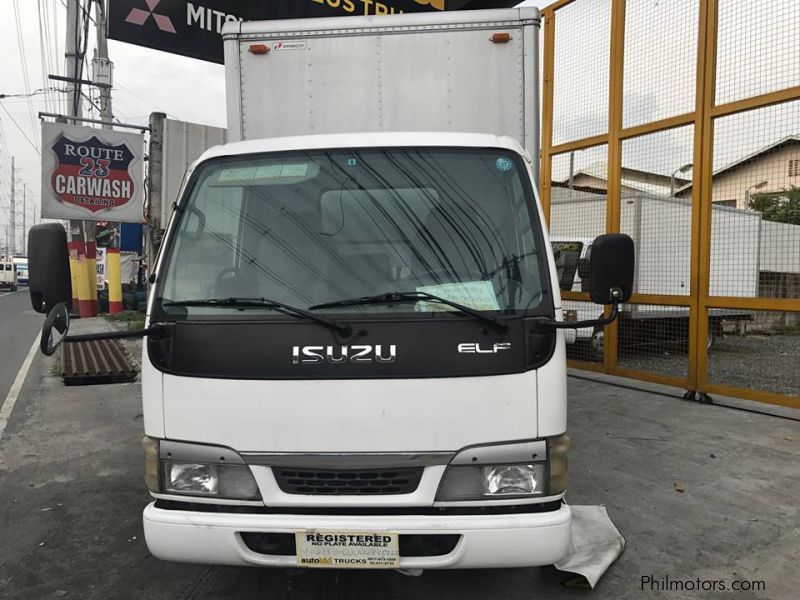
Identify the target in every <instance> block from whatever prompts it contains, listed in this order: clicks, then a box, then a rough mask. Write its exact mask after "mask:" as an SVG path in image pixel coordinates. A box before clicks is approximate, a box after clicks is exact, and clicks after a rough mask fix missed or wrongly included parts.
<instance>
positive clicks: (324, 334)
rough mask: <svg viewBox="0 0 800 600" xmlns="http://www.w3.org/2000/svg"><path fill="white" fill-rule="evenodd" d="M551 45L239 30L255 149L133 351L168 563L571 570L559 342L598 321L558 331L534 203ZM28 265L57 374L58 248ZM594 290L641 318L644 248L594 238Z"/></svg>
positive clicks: (199, 199) (376, 29)
mask: <svg viewBox="0 0 800 600" xmlns="http://www.w3.org/2000/svg"><path fill="white" fill-rule="evenodd" d="M538 24H539V20H538V13H537V12H536V11H534V10H526V9H515V10H500V11H485V12H469V13H461V14H441V15H432V14H424V15H404V16H398V17H386V18H383V19H370V18H355V17H353V18H344V19H325V20H314V21H313V23H306V22H300V21H286V22H278V23H273V22H269V23H235V24H231V25H230V26H229V28H227V29H226V30H225V39H226V58H227V67H226V69H227V79H228V91H229V115H230V118H229V136H230V137H231V138H233V139H239V138H241V139H243V140H244V141H237V142H234V143H229V144H227V145H223V146H218V147H215V148H212V149H211V150H209V151H208V152H206V153H205V154H204V155H203V156H202V157H201V158H200V159H199V160H198V161H197V162H196V163H195V164H194V165H193V166H192V167H191V168H190V169H189V172H188V173H187V176H186V179H185V185H184V187H183V190H182V192H181V194H180V196H179V198H178V199H177V204H176V209H175V211H174V214H173V217H172V220H171V223H170V225H169V227H168V228H167V231H166V234H165V238H164V241H163V244H162V247H161V251H160V255H159V259H158V262H157V264H156V266H155V272H154V274H153V278H152V281H153V287H152V292H151V295H150V303H149V309H148V315H147V319H148V320H147V328H146V329H145V330H144V331H141V332H139V333H138V334H137V335H141V336H146V343H145V344H144V349H143V357H142V398H143V406H144V411H143V412H144V429H145V434H146V437H145V442H144V446H145V464H146V479H147V485H148V487H149V489H150V492H151V494H152V496H153V502H152V503H151V504H149V505H148V506H147V507H146V508H145V510H144V531H145V536H146V540H147V544H148V547H149V548H150V550H151V552H152V553H153V554H155V555H156V556H158V557H160V558H163V559H166V560H175V561H182V562H200V563H218V564H230V565H261V566H275V567H285V566H296V565H302V566H309V567H333V568H348V567H350V568H353V567H355V568H388V569H396V568H401V569H434V568H469V567H473V568H474V567H517V566H528V565H544V564H551V563H553V562H555V561H558V560H559V559H561V558H562V557H563V556H564V555H565V554H566V552H567V549H568V543H569V540H570V525H571V513H570V509H569V507H568V505H567V504H566V503H565V501H564V494H565V491H566V486H567V455H568V450H569V440H568V438H567V436H566V430H567V418H566V415H567V412H566V406H567V405H566V361H565V349H564V339H563V334H562V332H561V331H560V329H559V328H562V327H572V328H574V327H580V326H592V325H595V324H598V323H600V322H597V321H592V322H590V323H569V324H566V323H564V322H562V321H561V304H560V297H559V285H558V281H557V278H556V271H555V266H554V262H553V254H552V250H551V247H550V244H549V241H548V236H547V232H546V229H545V226H544V220H543V216H542V212H541V209H540V206H539V204H538V202H537V191H536V181H535V176H534V175H535V173H534V162H533V157H535V156H537V155H538V152H537V145H536V138H537V135H538V134H537V126H536V112H535V111H536V108H535V107H536V98H537V91H536V72H535V65H536V61H537V57H536V47H537V44H536V33H537V29H538ZM401 130H407V131H406V132H403V131H401ZM299 133H304V134H306V135H296V134H299ZM521 143H522V144H525V146H524V147H523V145H521ZM526 147H527V150H526ZM30 239H31V242H30V260H31V276H32V278H31V296H32V300H33V304H34V307H35V308H36V309H37V310H40V311H45V310H46V311H48V312H49V313H50V314H49V316H48V319H47V321H46V322H45V327H44V331H43V338H42V339H43V342H42V346H43V350H44V351H46V352H49V353H52V352H53V351H54V350H55V347H56V346H57V345H58V342H60V341H61V340H62V339H64V336H65V334H66V332H67V330H68V325H69V323H68V316H67V307H66V304H67V303H68V302H69V299H70V297H71V295H70V288H69V284H70V279H69V273H68V267H67V251H66V239H65V234H64V231H63V229H62V228H61V227H60V226H59V225H42V226H39V227H37V228H35V229H34V230H33V231H32V232H31V236H30ZM590 271H591V273H590V274H591V278H592V283H591V289H592V297H593V299H594V300H595V301H597V302H599V303H602V304H612V305H613V306H614V307H615V306H616V304H618V303H619V302H623V301H625V300H626V299H627V298H628V296H629V294H630V289H631V278H632V272H633V248H632V242H631V240H630V238H628V237H626V236H621V235H609V236H601V237H600V238H598V239H597V240H596V241H595V242H594V245H593V252H592V259H591V267H590ZM614 315H615V309H613V308H612V312H611V316H610V317H609V319H608V320H606V321H603V322H610V320H611V319H613V318H614ZM121 335H130V334H105V335H104V336H102V335H101V336H100V337H120V336H121ZM70 339H73V340H80V339H85V336H84V337H83V338H82V337H81V336H75V337H73V338H67V340H70Z"/></svg>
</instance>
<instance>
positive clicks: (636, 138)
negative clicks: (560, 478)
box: [541, 0, 800, 408]
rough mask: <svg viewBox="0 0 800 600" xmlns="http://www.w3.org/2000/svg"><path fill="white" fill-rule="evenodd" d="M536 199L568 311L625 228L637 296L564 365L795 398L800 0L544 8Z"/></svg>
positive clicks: (769, 398) (585, 3)
mask: <svg viewBox="0 0 800 600" xmlns="http://www.w3.org/2000/svg"><path fill="white" fill-rule="evenodd" d="M542 14H543V17H544V35H543V45H544V48H543V53H542V56H543V63H542V72H543V98H542V107H543V111H542V112H543V122H542V156H541V164H542V169H541V173H542V175H541V178H542V202H543V204H544V207H545V213H546V215H547V217H548V219H549V223H550V228H551V236H552V238H553V243H554V249H555V250H557V261H558V265H559V274H560V276H561V284H562V297H563V298H564V300H565V302H564V304H565V311H566V313H567V318H578V319H580V318H583V317H586V316H588V315H591V314H592V313H593V312H594V313H596V312H597V309H596V308H594V307H593V306H592V305H591V304H590V303H589V301H588V294H587V293H586V291H584V290H585V289H586V288H585V286H586V282H583V281H581V278H580V268H579V264H580V263H579V261H578V259H579V258H580V257H581V256H583V257H584V258H585V257H586V253H587V251H588V249H589V247H590V243H589V240H591V239H592V238H594V237H595V236H596V235H598V234H599V233H602V232H604V231H607V232H617V231H622V232H623V233H628V234H630V235H632V237H634V240H635V242H636V247H637V262H638V267H637V275H636V283H635V295H634V297H633V299H632V302H631V304H630V305H628V306H627V307H626V309H625V311H624V313H623V317H622V318H621V319H620V320H619V321H618V322H617V323H615V324H614V325H612V326H610V327H607V328H606V329H605V331H603V332H600V331H593V330H582V331H579V332H578V336H577V338H576V339H575V341H574V342H571V343H570V344H569V346H568V347H569V350H568V352H569V356H570V359H571V365H572V366H575V367H580V368H585V369H590V370H595V371H602V372H606V373H611V374H614V375H622V376H627V377H634V378H638V379H643V380H647V381H653V382H656V383H665V384H668V385H675V386H680V387H683V388H685V389H686V390H690V391H692V392H696V393H698V394H715V393H716V394H722V395H728V396H735V397H740V398H746V399H750V400H756V401H760V402H767V403H771V404H776V405H782V406H789V407H794V408H800V36H798V35H797V31H796V25H797V23H800V2H798V1H797V0H770V1H769V2H763V1H759V0H660V1H656V0H561V1H559V2H555V3H554V4H552V5H550V6H548V7H547V8H545V9H544V10H543V11H542Z"/></svg>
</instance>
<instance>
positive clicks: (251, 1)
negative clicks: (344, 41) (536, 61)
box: [108, 0, 521, 63]
mask: <svg viewBox="0 0 800 600" xmlns="http://www.w3.org/2000/svg"><path fill="white" fill-rule="evenodd" d="M520 1H521V0H195V1H193V2H187V1H186V0H109V27H108V37H109V38H111V39H114V40H119V41H121V42H128V43H130V44H136V45H137V46H146V47H148V48H155V49H156V50H164V51H166V52H172V53H173V54H182V55H183V56H190V57H192V58H199V59H201V60H207V61H210V62H216V63H222V62H223V53H222V38H221V37H220V34H219V32H220V31H221V30H222V26H223V25H224V23H225V22H226V21H232V20H242V21H255V20H265V19H297V18H305V17H338V16H355V15H388V14H397V13H402V12H423V11H436V10H459V9H469V8H502V7H508V6H514V5H516V4H518V3H519V2H520Z"/></svg>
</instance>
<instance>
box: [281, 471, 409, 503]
mask: <svg viewBox="0 0 800 600" xmlns="http://www.w3.org/2000/svg"><path fill="white" fill-rule="evenodd" d="M423 470H424V469H423V467H409V468H403V469H358V470H353V469H346V470H342V469H338V470H334V469H294V468H283V467H272V474H273V475H274V476H275V481H276V482H277V483H278V487H279V488H281V491H282V492H283V493H285V494H306V495H315V496H316V495H323V496H393V495H397V494H413V493H414V492H415V491H416V490H417V488H418V487H419V482H420V480H421V479H422V471H423Z"/></svg>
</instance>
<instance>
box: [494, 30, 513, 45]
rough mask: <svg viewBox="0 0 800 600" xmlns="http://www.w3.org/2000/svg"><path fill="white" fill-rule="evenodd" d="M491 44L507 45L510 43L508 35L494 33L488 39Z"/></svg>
mask: <svg viewBox="0 0 800 600" xmlns="http://www.w3.org/2000/svg"><path fill="white" fill-rule="evenodd" d="M490 39H491V41H492V43H493V44H507V43H508V42H510V41H511V34H510V33H495V34H494V35H492V37H491V38H490Z"/></svg>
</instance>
